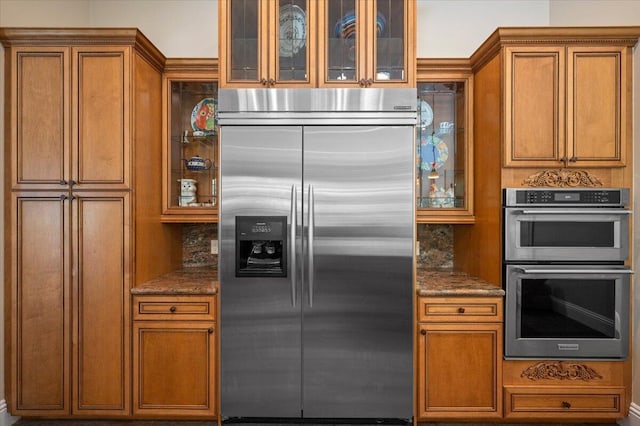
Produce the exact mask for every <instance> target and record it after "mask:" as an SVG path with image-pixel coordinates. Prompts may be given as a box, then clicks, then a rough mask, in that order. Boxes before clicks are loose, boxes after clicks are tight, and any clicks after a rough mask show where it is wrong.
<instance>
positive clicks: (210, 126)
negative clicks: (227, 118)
mask: <svg viewBox="0 0 640 426" xmlns="http://www.w3.org/2000/svg"><path fill="white" fill-rule="evenodd" d="M191 128H192V129H193V130H194V131H200V132H204V134H205V135H212V134H213V133H214V132H215V129H216V100H215V99H214V98H204V99H203V100H201V101H200V102H198V103H197V104H196V106H194V107H193V110H192V111H191Z"/></svg>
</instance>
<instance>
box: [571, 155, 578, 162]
mask: <svg viewBox="0 0 640 426" xmlns="http://www.w3.org/2000/svg"><path fill="white" fill-rule="evenodd" d="M576 161H578V157H576V156H575V155H574V156H573V157H571V158H569V162H570V163H575V162H576Z"/></svg>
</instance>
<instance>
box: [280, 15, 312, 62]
mask: <svg viewBox="0 0 640 426" xmlns="http://www.w3.org/2000/svg"><path fill="white" fill-rule="evenodd" d="M306 42H307V21H306V17H305V13H304V10H302V8H301V7H300V6H297V5H295V4H291V3H288V4H285V5H284V6H282V7H281V8H280V57H282V58H290V57H292V56H293V55H295V54H296V53H298V51H299V50H300V49H302V48H303V47H304V45H305V44H306Z"/></svg>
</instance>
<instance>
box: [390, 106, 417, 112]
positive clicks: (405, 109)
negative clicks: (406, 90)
mask: <svg viewBox="0 0 640 426" xmlns="http://www.w3.org/2000/svg"><path fill="white" fill-rule="evenodd" d="M411 108H413V107H412V106H411V105H394V106H393V109H395V110H399V111H408V110H411Z"/></svg>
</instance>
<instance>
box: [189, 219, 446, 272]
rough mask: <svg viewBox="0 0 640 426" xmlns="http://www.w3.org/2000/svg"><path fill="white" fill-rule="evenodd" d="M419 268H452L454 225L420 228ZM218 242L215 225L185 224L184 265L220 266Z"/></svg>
mask: <svg viewBox="0 0 640 426" xmlns="http://www.w3.org/2000/svg"><path fill="white" fill-rule="evenodd" d="M417 238H418V244H419V246H420V253H419V254H418V256H417V263H418V268H428V269H444V270H448V269H452V268H453V227H452V225H425V224H421V225H418V235H417ZM216 239H218V225H217V224H215V223H205V224H185V225H183V228H182V266H183V267H184V268H188V267H202V266H217V264H218V255H217V254H211V240H216Z"/></svg>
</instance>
